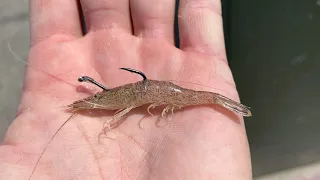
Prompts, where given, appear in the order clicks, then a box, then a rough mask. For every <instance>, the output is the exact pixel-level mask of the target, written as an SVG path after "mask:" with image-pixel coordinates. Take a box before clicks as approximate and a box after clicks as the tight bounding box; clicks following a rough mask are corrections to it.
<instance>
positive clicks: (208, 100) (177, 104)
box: [69, 68, 252, 124]
mask: <svg viewBox="0 0 320 180" xmlns="http://www.w3.org/2000/svg"><path fill="white" fill-rule="evenodd" d="M122 69H124V70H128V71H131V72H134V73H138V74H140V73H141V72H139V71H136V70H133V69H128V68H122ZM140 75H141V76H142V77H143V78H144V80H142V81H138V82H136V83H131V84H126V85H123V86H119V87H116V88H113V89H107V88H105V87H103V86H102V85H101V84H99V83H97V82H95V81H94V80H93V79H92V78H90V82H92V81H93V83H94V84H96V83H97V84H99V85H98V86H99V87H101V86H102V87H101V88H102V89H104V90H103V91H102V92H99V93H96V94H94V95H92V96H90V97H87V98H85V99H83V100H79V101H75V102H74V103H72V104H70V105H69V108H70V109H72V110H80V109H105V110H118V111H117V113H116V114H115V115H114V117H113V118H112V120H110V121H109V122H108V124H112V123H115V122H117V121H118V120H120V119H121V118H122V117H123V116H124V115H125V114H127V113H128V112H129V111H130V110H132V109H134V108H136V107H140V106H143V105H146V104H149V107H148V109H147V111H148V112H149V114H151V115H152V113H150V111H149V110H150V108H154V107H156V106H161V105H165V106H166V107H165V108H164V109H163V111H162V116H165V114H166V113H167V112H168V111H172V112H173V110H174V109H181V108H183V107H186V106H193V105H210V104H216V105H220V106H222V107H224V108H226V109H228V110H230V111H232V112H235V113H237V114H240V115H242V116H251V115H252V114H251V111H250V110H249V107H247V106H245V105H243V104H240V103H238V102H236V101H233V100H231V99H229V98H227V97H225V96H222V95H220V94H217V93H212V92H207V91H194V90H191V89H186V88H182V87H180V86H178V85H175V84H173V83H171V82H168V81H156V80H149V79H147V78H146V77H145V76H144V74H143V73H141V74H140ZM82 78H83V77H82ZM86 78H89V77H86Z"/></svg>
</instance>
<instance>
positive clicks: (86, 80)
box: [78, 76, 109, 91]
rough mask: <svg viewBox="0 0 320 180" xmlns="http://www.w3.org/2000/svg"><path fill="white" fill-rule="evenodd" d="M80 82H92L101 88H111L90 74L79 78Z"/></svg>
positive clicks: (106, 89)
mask: <svg viewBox="0 0 320 180" xmlns="http://www.w3.org/2000/svg"><path fill="white" fill-rule="evenodd" d="M78 81H79V82H90V83H92V84H94V85H96V86H98V87H100V88H101V89H103V90H105V91H108V90H109V89H108V88H106V87H105V86H103V85H102V84H100V83H98V82H97V81H95V80H94V79H93V78H91V77H89V76H81V77H79V78H78Z"/></svg>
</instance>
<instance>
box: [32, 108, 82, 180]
mask: <svg viewBox="0 0 320 180" xmlns="http://www.w3.org/2000/svg"><path fill="white" fill-rule="evenodd" d="M75 115H76V113H73V114H72V115H71V116H70V117H69V118H68V119H67V120H66V121H65V122H64V123H63V124H62V125H61V126H60V127H59V129H58V130H57V131H56V132H55V133H54V135H53V136H52V138H51V139H50V141H49V142H48V144H47V145H46V146H45V147H44V149H43V151H42V152H41V154H40V156H39V158H38V160H37V162H36V165H35V166H34V168H33V170H32V172H31V175H30V177H29V180H30V179H31V177H32V175H33V173H34V171H35V170H36V168H37V165H38V163H39V161H40V159H41V157H42V155H43V154H44V152H45V151H46V150H47V148H48V146H49V144H50V143H51V142H52V140H53V138H54V137H55V136H56V135H57V134H58V132H59V131H60V130H61V128H62V127H63V126H64V125H65V124H66V123H67V122H68V121H69V120H70V119H71V118H72V117H73V116H75Z"/></svg>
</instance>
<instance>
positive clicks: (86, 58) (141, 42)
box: [0, 0, 251, 180]
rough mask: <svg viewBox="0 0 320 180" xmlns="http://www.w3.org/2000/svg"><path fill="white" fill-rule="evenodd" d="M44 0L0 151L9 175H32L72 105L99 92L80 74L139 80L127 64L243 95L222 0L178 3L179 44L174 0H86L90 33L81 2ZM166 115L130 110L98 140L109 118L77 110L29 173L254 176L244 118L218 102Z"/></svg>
mask: <svg viewBox="0 0 320 180" xmlns="http://www.w3.org/2000/svg"><path fill="white" fill-rule="evenodd" d="M40 2H42V1H36V0H31V2H30V6H31V36H32V39H31V42H32V48H31V51H30V56H29V68H28V70H27V74H26V79H25V87H24V90H23V94H22V101H21V105H20V108H19V112H18V115H17V118H16V120H15V121H14V122H13V124H12V125H11V126H10V128H9V130H8V132H7V134H6V137H5V140H4V142H3V144H2V145H1V147H0V177H1V179H28V177H29V176H30V174H31V172H32V171H33V168H34V166H35V164H36V161H37V159H38V157H39V156H40V154H41V152H42V150H43V149H44V148H45V146H46V144H47V143H48V142H49V141H50V140H51V137H52V136H53V134H54V133H55V132H56V131H57V129H58V128H59V127H60V126H61V125H62V124H63V123H64V122H65V121H66V120H67V119H68V117H70V115H71V114H70V113H68V112H65V111H64V107H65V106H66V105H68V104H71V103H72V102H73V101H76V100H79V99H81V98H84V97H86V96H89V94H90V93H92V92H97V91H101V90H100V89H98V88H97V87H95V86H93V85H90V84H83V83H79V82H77V78H78V77H79V76H81V75H87V76H91V77H93V78H94V79H95V80H97V81H98V82H100V83H102V84H104V85H105V86H106V87H108V88H112V87H116V86H120V85H123V84H126V83H132V82H136V81H138V80H141V77H140V76H138V75H136V74H130V73H128V72H125V71H122V70H119V68H121V67H127V68H133V69H138V70H140V71H142V72H144V73H145V74H146V76H147V77H148V78H149V79H155V80H175V81H178V82H179V81H180V82H183V81H187V82H193V83H198V84H202V85H206V86H211V87H213V88H214V91H215V92H218V93H221V94H223V95H225V96H227V97H230V98H232V99H234V100H238V95H237V91H236V88H235V85H234V82H233V78H232V74H231V72H230V70H229V67H228V64H227V61H226V55H225V49H224V42H223V32H222V21H221V7H220V1H219V0H203V1H199V0H181V1H180V5H179V31H180V42H181V48H180V49H178V48H176V47H175V46H174V33H173V22H174V18H173V17H174V5H175V1H173V0H164V1H159V0H131V1H130V3H129V0H119V1H111V0H98V1H91V0H82V1H81V5H82V10H83V13H84V15H85V20H86V24H87V28H88V33H87V34H86V35H85V36H83V35H82V32H81V25H80V21H79V15H78V7H77V4H76V0H47V1H43V3H40ZM129 4H130V11H129ZM131 21H132V23H131ZM179 85H181V86H183V87H186V88H192V89H199V88H203V87H201V86H196V85H195V84H190V83H179ZM206 90H208V89H206ZM211 90H212V89H211ZM164 98H165V97H164ZM159 112H161V109H160V110H154V114H155V115H154V116H150V115H149V114H148V113H147V111H146V108H145V107H142V108H138V109H134V110H132V111H131V112H130V114H129V115H128V116H126V118H125V119H124V121H123V123H121V124H120V125H119V126H118V127H117V128H115V129H114V130H113V131H110V132H108V135H110V136H114V137H115V138H114V139H111V138H106V137H104V136H101V140H100V142H99V141H98V136H99V133H100V132H101V130H102V126H103V123H104V122H105V120H107V119H108V118H110V117H111V116H110V114H109V115H106V114H104V113H95V112H93V113H91V114H90V113H89V114H88V113H87V114H78V115H76V116H75V117H73V118H72V119H71V120H70V121H69V122H68V123H66V125H65V126H64V127H63V128H62V129H61V130H60V131H59V132H58V134H57V135H56V136H55V137H54V138H53V140H52V141H51V142H50V143H49V145H48V147H47V149H46V151H45V152H44V154H43V156H42V157H41V159H40V161H39V163H38V164H37V167H36V169H35V171H34V173H33V175H32V178H31V179H130V180H131V179H161V180H163V179H237V180H239V179H250V178H251V166H250V154H249V148H248V144H247V138H246V133H245V129H244V125H243V119H242V118H241V117H238V116H236V115H234V114H233V113H231V112H229V111H225V110H224V109H221V108H220V109H219V108H215V107H195V108H185V109H182V110H179V111H176V112H175V114H174V115H170V114H168V116H167V117H166V119H161V118H160V119H159ZM111 115H112V113H111ZM161 123H162V125H159V124H161Z"/></svg>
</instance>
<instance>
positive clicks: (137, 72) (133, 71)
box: [120, 68, 147, 81]
mask: <svg viewBox="0 0 320 180" xmlns="http://www.w3.org/2000/svg"><path fill="white" fill-rule="evenodd" d="M120 69H122V70H126V71H129V72H132V73H136V74H139V75H140V76H142V78H143V81H145V80H147V76H146V75H145V74H143V72H141V71H138V70H135V69H131V68H120Z"/></svg>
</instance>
